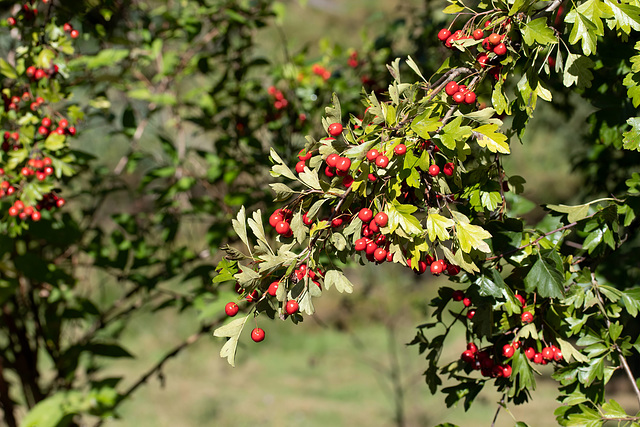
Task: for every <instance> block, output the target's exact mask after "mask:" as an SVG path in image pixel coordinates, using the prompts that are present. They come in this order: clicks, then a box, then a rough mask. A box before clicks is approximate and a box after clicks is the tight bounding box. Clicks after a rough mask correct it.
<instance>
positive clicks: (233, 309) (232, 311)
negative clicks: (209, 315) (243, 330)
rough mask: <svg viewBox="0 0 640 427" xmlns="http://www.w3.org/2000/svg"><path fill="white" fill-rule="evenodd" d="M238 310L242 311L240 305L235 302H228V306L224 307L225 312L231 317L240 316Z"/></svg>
mask: <svg viewBox="0 0 640 427" xmlns="http://www.w3.org/2000/svg"><path fill="white" fill-rule="evenodd" d="M238 310H240V307H238V304H236V303H235V302H228V303H227V305H225V306H224V312H225V313H226V314H227V316H229V317H233V316H235V315H236V314H238Z"/></svg>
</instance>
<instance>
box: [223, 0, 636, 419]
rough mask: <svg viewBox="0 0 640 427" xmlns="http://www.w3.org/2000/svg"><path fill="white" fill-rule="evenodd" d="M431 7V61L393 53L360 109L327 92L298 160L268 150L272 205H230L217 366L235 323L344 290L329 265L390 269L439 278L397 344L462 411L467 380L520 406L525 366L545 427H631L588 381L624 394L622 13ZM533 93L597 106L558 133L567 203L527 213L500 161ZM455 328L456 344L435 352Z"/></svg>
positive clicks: (630, 116)
mask: <svg viewBox="0 0 640 427" xmlns="http://www.w3.org/2000/svg"><path fill="white" fill-rule="evenodd" d="M449 3H450V4H449V5H448V6H447V7H446V8H445V9H444V12H445V13H447V14H451V15H454V17H453V19H452V20H451V21H450V24H449V25H448V26H447V27H446V28H442V29H441V30H440V31H439V32H438V33H437V35H434V37H433V39H432V40H431V41H430V43H433V44H434V45H435V44H438V43H442V45H444V47H445V48H446V49H449V50H450V55H447V56H446V58H444V61H443V62H442V65H441V66H440V67H439V68H438V69H437V70H436V71H435V72H433V73H426V72H423V71H422V68H421V66H420V65H419V64H418V63H417V62H416V61H414V59H412V57H411V56H408V57H407V58H406V60H404V61H401V60H400V59H396V60H394V61H392V62H391V63H390V64H389V65H388V70H389V72H390V74H391V76H392V78H393V81H392V82H391V83H390V84H389V86H388V89H387V90H386V91H385V92H384V93H381V92H375V91H366V90H365V91H363V95H362V103H363V108H362V111H358V112H355V113H354V112H351V114H349V113H348V112H345V109H344V108H343V106H342V105H341V103H340V101H339V97H338V96H337V95H336V96H334V97H333V100H332V102H331V105H330V106H328V107H327V108H326V110H325V115H324V117H323V118H322V120H321V122H322V128H323V132H322V133H314V134H311V135H309V136H307V137H306V139H307V143H306V145H305V149H304V151H303V152H301V153H300V155H299V158H298V160H297V162H296V163H294V162H290V161H287V160H286V159H283V158H282V157H281V156H280V154H279V153H278V150H277V149H272V150H271V160H272V167H271V175H272V176H274V177H280V178H281V181H284V180H286V181H285V182H286V183H285V182H280V181H278V182H275V183H272V184H270V186H271V188H272V190H273V192H274V193H275V201H277V202H280V203H281V206H280V207H279V208H278V209H276V210H275V211H268V212H266V213H264V212H263V211H262V210H253V211H252V213H248V211H251V209H246V208H245V207H244V206H243V207H242V208H240V210H239V212H238V214H237V217H236V219H235V220H233V221H232V226H233V229H234V230H235V232H236V233H237V235H238V237H239V238H240V240H241V241H242V242H243V243H244V248H242V250H240V249H238V248H237V247H226V248H224V249H225V250H226V252H227V255H226V257H225V259H223V260H222V261H221V262H220V263H219V264H218V267H217V271H218V275H217V276H216V277H215V278H214V279H213V282H214V283H218V284H220V285H221V286H227V285H226V282H231V283H232V286H235V289H236V291H237V292H238V293H239V294H240V296H239V300H241V301H242V302H240V301H238V302H236V301H231V302H229V303H228V304H227V306H226V308H225V311H226V314H227V315H228V316H231V317H236V316H239V314H240V312H242V315H240V316H239V317H238V318H236V319H233V320H231V321H230V322H228V323H227V324H225V325H224V326H221V327H219V328H217V329H216V330H215V332H214V335H215V336H217V337H226V338H227V340H226V343H225V344H224V345H223V347H222V349H221V352H220V355H221V356H222V357H225V358H227V360H228V362H229V363H230V364H231V365H234V364H235V354H236V347H237V345H238V341H239V340H240V338H241V333H242V331H243V330H244V329H245V327H246V328H247V329H250V330H251V339H252V340H253V341H255V342H261V341H265V342H268V339H269V329H268V324H267V323H266V322H265V321H264V320H263V318H264V317H265V316H266V317H269V318H272V319H273V318H276V317H278V318H280V319H281V320H288V319H291V321H292V322H294V323H298V322H301V321H302V320H303V319H304V316H305V315H312V314H313V313H314V311H315V309H314V299H315V298H318V297H320V296H322V294H323V293H324V292H326V291H329V290H330V289H331V288H336V289H337V291H338V292H348V293H349V292H352V290H353V285H352V284H351V282H350V281H349V280H348V278H347V277H346V276H345V275H344V274H343V272H342V268H343V267H344V266H346V265H349V264H351V263H354V262H355V263H360V264H365V263H375V264H384V263H390V262H392V263H399V264H401V265H405V266H406V267H407V268H410V269H412V270H413V271H414V272H415V273H416V274H424V273H426V272H427V270H428V271H429V273H431V274H433V275H446V276H448V278H449V281H450V282H451V286H442V287H441V288H440V289H439V290H438V296H437V297H436V298H435V299H434V300H433V301H432V303H431V305H432V307H433V312H432V313H431V316H430V319H428V320H427V321H426V322H425V323H424V324H423V325H420V326H419V327H418V331H417V334H416V337H415V339H414V340H413V341H412V343H411V344H414V345H416V346H417V349H418V351H420V353H423V354H425V358H426V369H425V379H426V382H427V384H428V386H429V388H430V389H431V391H432V392H434V393H435V392H436V391H441V392H442V393H444V395H445V402H446V404H447V405H448V406H451V405H454V404H457V403H458V402H461V401H462V402H463V405H464V408H465V409H469V408H470V407H471V405H472V403H473V400H474V398H475V397H476V396H477V395H478V393H479V392H480V391H481V390H482V389H483V388H484V387H485V386H488V387H494V388H495V389H497V390H498V391H500V392H501V393H502V394H503V399H502V400H501V402H500V404H501V405H502V406H504V407H506V405H507V404H510V403H512V404H521V403H524V402H526V401H528V399H529V398H530V392H531V391H532V390H534V389H535V387H536V376H537V375H538V374H539V371H538V367H539V366H541V365H552V366H553V371H554V373H553V378H554V379H555V380H556V381H557V383H558V393H559V397H558V401H559V403H560V406H559V407H558V409H557V410H556V412H555V415H556V416H557V420H558V422H559V424H561V425H576V426H577V425H591V426H597V425H603V424H604V423H605V422H607V421H613V422H618V424H619V425H638V424H640V415H639V414H638V413H636V411H632V413H631V414H628V413H627V410H625V408H623V407H622V406H621V405H620V404H619V403H618V402H616V401H614V400H612V399H609V400H608V399H607V397H608V396H607V395H606V394H605V386H606V385H607V383H608V382H609V381H610V380H611V378H612V377H613V376H614V375H615V374H616V373H619V375H622V376H624V377H626V379H627V380H628V382H629V384H630V386H631V388H632V390H633V392H634V394H635V396H636V397H637V399H638V403H639V405H640V391H639V390H638V384H637V381H636V377H637V370H636V369H633V368H632V367H631V364H635V361H637V360H638V359H637V358H638V351H639V350H640V341H639V338H638V332H639V331H638V328H637V326H635V322H634V320H635V318H636V316H637V315H638V311H639V309H640V287H638V286H637V285H638V278H639V276H640V275H639V270H638V263H637V256H636V254H637V251H638V244H639V243H640V241H639V236H638V224H639V221H640V220H639V219H638V218H637V215H638V213H639V209H640V204H639V199H638V195H639V194H640V174H639V173H638V165H639V163H638V160H639V156H638V151H639V150H640V140H639V137H640V127H639V126H640V119H639V118H637V117H635V116H636V115H637V109H636V108H637V107H638V105H640V91H639V90H638V88H639V87H640V84H639V82H640V75H639V74H638V73H639V72H640V68H639V66H638V59H639V58H640V55H639V54H638V52H637V51H638V50H640V43H636V39H637V38H638V37H637V36H638V33H637V31H638V30H639V29H640V8H639V7H638V6H637V5H636V4H635V3H633V2H629V1H620V2H611V1H609V0H586V1H583V2H576V3H568V2H562V1H560V0H555V1H552V2H522V1H518V0H516V1H511V2H504V1H495V2H492V3H484V2H480V3H478V4H475V3H474V4H473V5H467V4H464V3H462V2H459V1H455V0H454V1H450V2H449ZM401 64H405V65H406V67H404V68H403V69H401ZM407 72H411V76H412V77H410V78H408V77H406V75H407ZM542 101H546V102H549V103H551V104H552V105H554V106H556V108H558V110H559V111H560V110H564V112H565V113H567V112H568V113H569V114H570V113H571V111H573V108H574V107H575V106H576V104H577V103H580V102H585V101H586V102H589V103H591V105H593V107H595V109H596V111H595V112H594V113H593V114H591V115H590V116H589V119H588V123H587V125H588V132H587V136H586V140H585V141H578V138H576V143H577V142H581V144H582V146H583V147H584V149H583V151H582V153H583V154H581V155H580V156H579V157H577V160H578V161H576V169H577V170H581V171H582V173H584V174H585V175H586V177H587V180H586V185H585V186H584V188H583V189H582V190H581V192H582V194H580V195H579V197H580V198H581V199H583V201H584V203H581V204H578V205H572V206H569V205H564V204H558V205H554V204H546V205H544V208H545V210H546V211H548V216H547V218H545V220H544V221H542V222H540V223H539V224H537V225H531V224H527V223H526V222H525V221H524V220H523V219H522V218H518V217H517V216H515V215H513V214H511V212H512V211H513V210H514V207H516V205H517V204H518V201H519V200H521V198H522V196H521V194H522V192H523V191H524V189H525V184H526V183H525V180H524V179H523V178H522V177H520V176H518V175H516V174H514V173H512V172H511V171H507V170H505V168H504V167H503V159H504V156H508V155H509V154H510V153H511V144H513V143H514V141H515V140H517V139H522V137H523V135H524V132H525V131H526V129H527V128H528V127H529V126H530V119H531V118H532V117H533V116H534V113H535V111H536V106H537V104H538V102H542ZM557 155H564V153H557ZM558 185H562V183H558ZM248 324H249V325H251V326H247V325H248ZM454 328H462V329H463V330H464V331H465V334H466V337H467V341H468V344H467V346H466V348H461V349H460V353H461V356H460V358H459V359H456V360H441V353H442V349H443V346H445V345H446V343H447V338H449V335H450V332H451V331H452V330H453V329H454ZM427 332H428V333H427ZM443 378H445V379H446V380H447V383H448V384H447V386H446V387H445V386H443ZM451 384H452V385H451ZM636 409H638V408H636ZM496 416H497V414H496ZM523 424H524V423H518V425H523Z"/></svg>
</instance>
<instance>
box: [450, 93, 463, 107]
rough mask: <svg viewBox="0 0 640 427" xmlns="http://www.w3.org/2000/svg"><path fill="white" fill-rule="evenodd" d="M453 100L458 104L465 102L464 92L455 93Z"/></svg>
mask: <svg viewBox="0 0 640 427" xmlns="http://www.w3.org/2000/svg"><path fill="white" fill-rule="evenodd" d="M452 98H453V102H455V103H456V104H462V103H463V102H464V93H463V92H456V93H454V94H453V97H452Z"/></svg>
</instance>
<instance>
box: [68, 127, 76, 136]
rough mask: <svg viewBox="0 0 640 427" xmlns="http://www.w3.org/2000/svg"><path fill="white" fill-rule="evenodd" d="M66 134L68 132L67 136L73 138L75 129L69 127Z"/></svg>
mask: <svg viewBox="0 0 640 427" xmlns="http://www.w3.org/2000/svg"><path fill="white" fill-rule="evenodd" d="M67 132H69V135H71V136H74V135H75V134H76V128H75V127H73V126H71V127H70V128H69V129H67Z"/></svg>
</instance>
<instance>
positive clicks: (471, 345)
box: [467, 342, 478, 353]
mask: <svg viewBox="0 0 640 427" xmlns="http://www.w3.org/2000/svg"><path fill="white" fill-rule="evenodd" d="M467 350H470V351H471V352H472V353H476V352H477V351H478V346H477V345H475V344H474V343H472V342H470V343H468V344H467Z"/></svg>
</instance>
